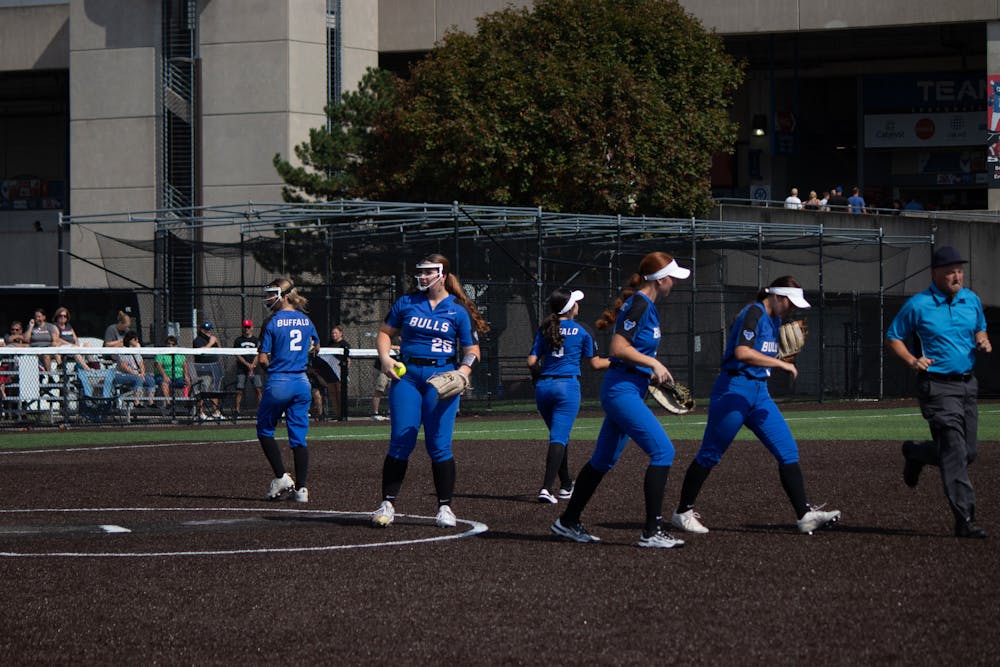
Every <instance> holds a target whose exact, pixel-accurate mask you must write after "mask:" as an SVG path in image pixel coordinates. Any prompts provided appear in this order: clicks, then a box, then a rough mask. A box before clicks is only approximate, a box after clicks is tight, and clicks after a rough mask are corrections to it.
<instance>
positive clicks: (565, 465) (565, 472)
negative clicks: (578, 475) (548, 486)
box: [559, 443, 573, 489]
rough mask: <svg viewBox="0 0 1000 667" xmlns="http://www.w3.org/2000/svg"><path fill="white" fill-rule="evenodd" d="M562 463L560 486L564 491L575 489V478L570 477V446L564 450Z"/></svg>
mask: <svg viewBox="0 0 1000 667" xmlns="http://www.w3.org/2000/svg"><path fill="white" fill-rule="evenodd" d="M562 450H563V457H562V463H560V464H559V486H560V487H562V488H564V489H569V488H572V487H573V478H572V477H570V476H569V444H568V443H567V444H566V446H565V447H563V448H562Z"/></svg>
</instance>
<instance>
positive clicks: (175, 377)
mask: <svg viewBox="0 0 1000 667" xmlns="http://www.w3.org/2000/svg"><path fill="white" fill-rule="evenodd" d="M166 345H167V347H176V346H177V337H176V336H174V335H170V336H167V339H166ZM186 362H187V357H186V356H185V355H183V354H158V355H156V358H155V360H154V363H155V364H156V378H155V379H156V382H157V383H158V384H159V385H160V393H162V394H163V395H164V397H166V400H167V405H171V404H172V403H173V398H174V392H173V390H175V389H179V390H181V393H182V394H183V393H184V392H186V391H187V389H188V388H189V387H190V386H191V376H190V375H189V374H188V369H187V363H186Z"/></svg>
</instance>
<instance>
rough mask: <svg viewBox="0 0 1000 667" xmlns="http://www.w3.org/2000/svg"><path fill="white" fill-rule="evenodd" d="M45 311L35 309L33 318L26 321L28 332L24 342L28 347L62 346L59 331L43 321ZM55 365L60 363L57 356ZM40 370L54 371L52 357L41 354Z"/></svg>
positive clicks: (54, 326)
mask: <svg viewBox="0 0 1000 667" xmlns="http://www.w3.org/2000/svg"><path fill="white" fill-rule="evenodd" d="M45 317H46V315H45V311H44V310H42V309H41V308H36V309H35V317H34V318H32V319H31V320H28V330H27V331H26V332H25V336H24V340H25V342H27V343H28V345H29V346H30V347H52V346H53V345H62V344H63V342H62V339H61V338H60V337H59V329H57V328H56V325H54V324H52V323H51V322H46V321H45ZM55 361H56V364H59V363H60V358H59V356H58V355H56V357H55ZM40 362H41V367H42V370H46V371H50V370H54V368H53V366H52V355H51V354H43V355H41V358H40Z"/></svg>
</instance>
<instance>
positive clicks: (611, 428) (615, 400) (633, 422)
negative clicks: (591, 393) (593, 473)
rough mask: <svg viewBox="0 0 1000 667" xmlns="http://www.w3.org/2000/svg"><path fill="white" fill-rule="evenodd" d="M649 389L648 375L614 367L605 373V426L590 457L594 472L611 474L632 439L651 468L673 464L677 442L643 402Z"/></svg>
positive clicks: (602, 389)
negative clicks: (609, 472) (675, 443)
mask: <svg viewBox="0 0 1000 667" xmlns="http://www.w3.org/2000/svg"><path fill="white" fill-rule="evenodd" d="M648 387H649V378H648V377H647V376H645V375H640V374H638V373H630V372H628V371H620V370H616V369H614V368H611V369H609V370H608V371H607V373H606V374H605V376H604V382H603V383H602V384H601V407H603V408H604V413H605V417H604V423H603V424H602V425H601V432H600V433H599V434H598V436H597V446H596V447H594V453H593V454H592V455H591V457H590V465H591V467H593V468H594V469H595V470H597V471H599V472H608V471H609V470H611V469H612V468H614V467H615V464H616V463H617V462H618V459H619V458H620V457H621V455H622V451H623V450H624V449H625V445H626V444H627V443H628V441H629V438H631V439H632V440H635V444H637V445H639V448H640V449H642V451H644V452H646V454H647V455H648V456H649V465H651V466H669V465H671V464H672V463H673V462H674V443H673V442H671V441H670V437H669V436H668V435H667V433H666V431H664V430H663V426H662V425H661V424H660V422H659V420H658V419H657V418H656V416H655V415H654V414H653V412H652V410H650V409H649V407H647V406H646V403H645V401H644V400H643V399H644V398H645V396H646V389H647V388H648Z"/></svg>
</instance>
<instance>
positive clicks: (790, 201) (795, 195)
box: [785, 188, 802, 210]
mask: <svg viewBox="0 0 1000 667" xmlns="http://www.w3.org/2000/svg"><path fill="white" fill-rule="evenodd" d="M785 208H791V209H796V210H797V209H800V208H802V200H801V199H799V189H798V188H792V192H791V194H789V195H788V196H787V197H785Z"/></svg>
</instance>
